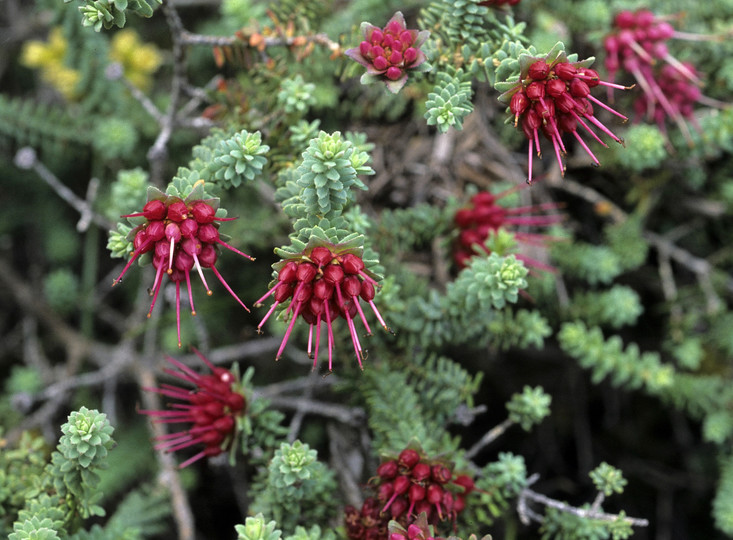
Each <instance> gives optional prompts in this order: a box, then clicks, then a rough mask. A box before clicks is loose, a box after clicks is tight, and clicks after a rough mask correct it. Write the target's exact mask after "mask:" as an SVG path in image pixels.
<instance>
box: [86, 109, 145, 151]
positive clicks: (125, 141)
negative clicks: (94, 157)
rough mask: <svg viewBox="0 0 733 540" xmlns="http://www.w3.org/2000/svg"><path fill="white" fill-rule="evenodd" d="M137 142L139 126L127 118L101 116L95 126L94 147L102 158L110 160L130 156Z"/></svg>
mask: <svg viewBox="0 0 733 540" xmlns="http://www.w3.org/2000/svg"><path fill="white" fill-rule="evenodd" d="M137 143H138V133H137V128H136V127H135V125H134V124H133V123H132V122H131V121H130V120H127V119H125V118H117V117H110V118H101V119H99V120H98V121H97V124H96V125H95V126H94V133H93V137H92V147H93V148H94V149H95V150H96V151H97V152H98V153H99V155H100V156H101V157H102V159H105V160H110V159H117V158H122V157H127V156H130V155H131V154H132V153H133V150H134V149H135V146H137Z"/></svg>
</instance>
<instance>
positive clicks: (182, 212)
mask: <svg viewBox="0 0 733 540" xmlns="http://www.w3.org/2000/svg"><path fill="white" fill-rule="evenodd" d="M167 217H168V219H170V220H171V221H176V222H178V221H183V220H184V219H186V218H187V217H188V207H187V206H186V203H184V202H183V201H176V202H174V203H171V204H170V205H168V214H167Z"/></svg>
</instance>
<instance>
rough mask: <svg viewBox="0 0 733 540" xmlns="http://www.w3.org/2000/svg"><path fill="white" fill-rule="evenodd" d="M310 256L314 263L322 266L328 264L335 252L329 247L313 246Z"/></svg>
mask: <svg viewBox="0 0 733 540" xmlns="http://www.w3.org/2000/svg"><path fill="white" fill-rule="evenodd" d="M308 258H309V259H310V260H311V261H313V264H315V265H316V266H318V267H319V268H320V267H321V266H326V265H327V264H328V263H330V262H331V261H332V260H333V253H331V250H330V249H328V248H327V247H321V246H319V247H317V248H313V251H311V254H310V256H309V257H308Z"/></svg>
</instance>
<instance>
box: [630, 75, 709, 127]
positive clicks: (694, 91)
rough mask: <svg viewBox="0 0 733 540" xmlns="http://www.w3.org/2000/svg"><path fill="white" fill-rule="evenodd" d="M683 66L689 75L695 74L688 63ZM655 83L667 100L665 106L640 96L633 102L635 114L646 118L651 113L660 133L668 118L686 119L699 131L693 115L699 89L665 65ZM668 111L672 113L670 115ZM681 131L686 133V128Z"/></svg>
mask: <svg viewBox="0 0 733 540" xmlns="http://www.w3.org/2000/svg"><path fill="white" fill-rule="evenodd" d="M683 66H685V68H687V69H688V70H689V71H690V73H694V74H696V73H697V71H696V70H695V67H694V66H693V65H692V64H690V63H689V62H684V63H683ZM656 83H657V85H658V86H659V89H660V90H661V91H662V94H663V95H664V96H665V98H666V100H667V104H666V106H663V105H662V104H661V103H660V102H659V101H654V100H650V99H649V97H648V96H647V95H646V94H642V95H641V96H639V97H638V98H637V100H636V101H635V102H634V110H635V112H636V114H638V115H639V116H643V115H645V114H646V115H647V116H648V115H649V112H650V111H651V117H652V118H653V119H654V121H655V122H656V123H657V125H658V126H659V129H660V130H661V131H662V132H664V131H666V128H665V122H666V120H667V118H668V117H669V116H672V117H681V118H686V119H687V120H689V121H691V122H692V123H693V125H695V126H696V127H697V129H698V130H701V128H700V126H699V125H698V123H697V119H696V118H695V114H694V107H695V103H697V102H698V100H699V99H700V97H701V96H702V93H701V91H700V87H699V86H698V85H696V84H695V83H693V82H691V81H690V80H689V79H688V78H687V77H685V76H683V75H682V74H681V73H680V72H679V71H677V70H676V69H674V68H673V67H672V66H670V65H666V66H664V67H663V68H662V69H661V70H660V72H659V76H658V77H657V80H656ZM670 110H671V111H672V114H671V115H670V113H669V111H670ZM682 129H683V133H686V131H687V130H686V128H682Z"/></svg>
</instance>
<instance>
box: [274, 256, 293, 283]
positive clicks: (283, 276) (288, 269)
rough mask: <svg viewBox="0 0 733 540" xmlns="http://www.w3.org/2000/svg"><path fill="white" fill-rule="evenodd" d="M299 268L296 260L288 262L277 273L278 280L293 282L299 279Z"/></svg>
mask: <svg viewBox="0 0 733 540" xmlns="http://www.w3.org/2000/svg"><path fill="white" fill-rule="evenodd" d="M297 270H298V265H297V264H296V263H295V262H293V261H289V262H287V263H286V264H285V266H283V267H282V268H281V269H280V272H279V273H278V274H277V279H278V281H281V282H282V283H292V282H294V281H296V280H297V279H298V276H297Z"/></svg>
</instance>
